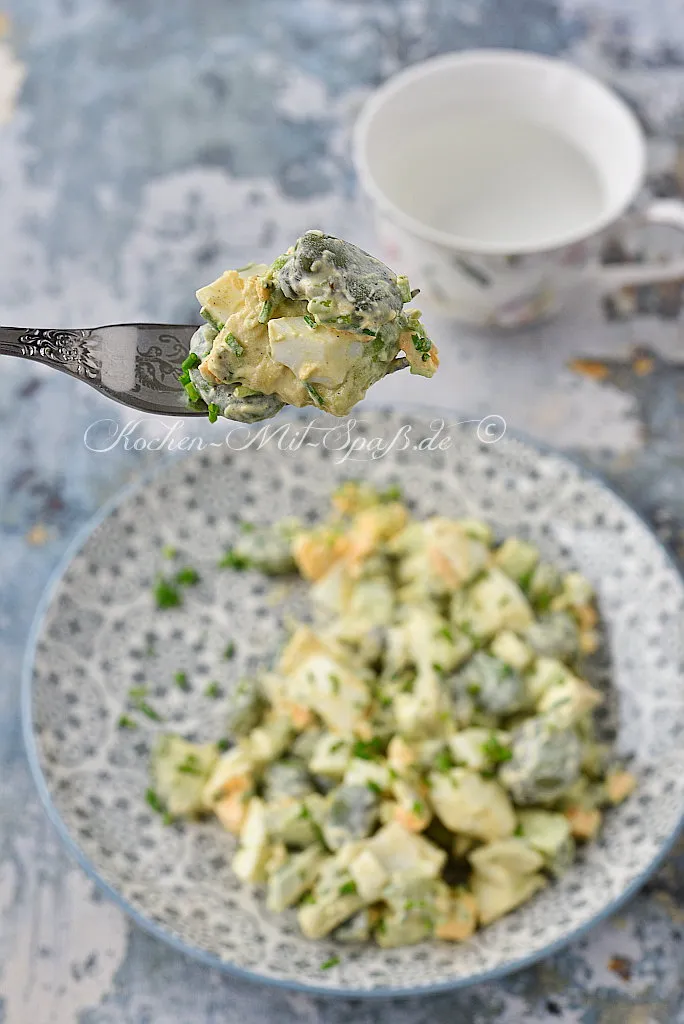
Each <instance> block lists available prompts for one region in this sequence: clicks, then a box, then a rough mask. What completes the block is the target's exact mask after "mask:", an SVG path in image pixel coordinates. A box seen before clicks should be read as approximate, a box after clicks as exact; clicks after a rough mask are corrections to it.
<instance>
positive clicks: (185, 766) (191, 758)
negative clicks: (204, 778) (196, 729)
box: [176, 754, 202, 775]
mask: <svg viewBox="0 0 684 1024" xmlns="http://www.w3.org/2000/svg"><path fill="white" fill-rule="evenodd" d="M176 771H179V772H182V773H183V775H201V774H202V765H201V764H200V761H199V758H198V756H197V754H188V756H187V757H186V758H185V760H184V761H183V762H182V763H181V764H179V765H178V766H177V768H176Z"/></svg>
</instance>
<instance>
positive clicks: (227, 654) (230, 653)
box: [223, 640, 235, 661]
mask: <svg viewBox="0 0 684 1024" xmlns="http://www.w3.org/2000/svg"><path fill="white" fill-rule="evenodd" d="M223 657H224V658H225V660H226V661H230V659H231V658H233V657H235V644H234V643H233V641H232V640H231V641H230V643H229V644H228V646H227V647H226V649H225V651H224V652H223Z"/></svg>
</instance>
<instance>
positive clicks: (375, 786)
mask: <svg viewBox="0 0 684 1024" xmlns="http://www.w3.org/2000/svg"><path fill="white" fill-rule="evenodd" d="M366 786H367V787H368V789H370V791H371V793H375V794H376V795H377V796H380V794H381V793H382V786H379V785H378V784H377V782H374V781H373V779H368V781H367V782H366Z"/></svg>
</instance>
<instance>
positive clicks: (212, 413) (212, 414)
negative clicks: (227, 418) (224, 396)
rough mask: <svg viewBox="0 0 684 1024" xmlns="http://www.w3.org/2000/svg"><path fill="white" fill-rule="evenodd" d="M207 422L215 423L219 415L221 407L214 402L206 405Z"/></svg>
mask: <svg viewBox="0 0 684 1024" xmlns="http://www.w3.org/2000/svg"><path fill="white" fill-rule="evenodd" d="M208 414H209V422H210V423H216V420H217V419H218V418H219V416H220V415H221V408H220V406H218V405H217V404H216V402H210V403H209V406H208Z"/></svg>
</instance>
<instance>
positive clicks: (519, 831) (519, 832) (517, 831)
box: [513, 823, 525, 836]
mask: <svg viewBox="0 0 684 1024" xmlns="http://www.w3.org/2000/svg"><path fill="white" fill-rule="evenodd" d="M524 834H525V833H524V830H523V827H522V825H521V824H520V823H518V824H517V825H516V826H515V831H514V832H513V835H514V836H522V835H524Z"/></svg>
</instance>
